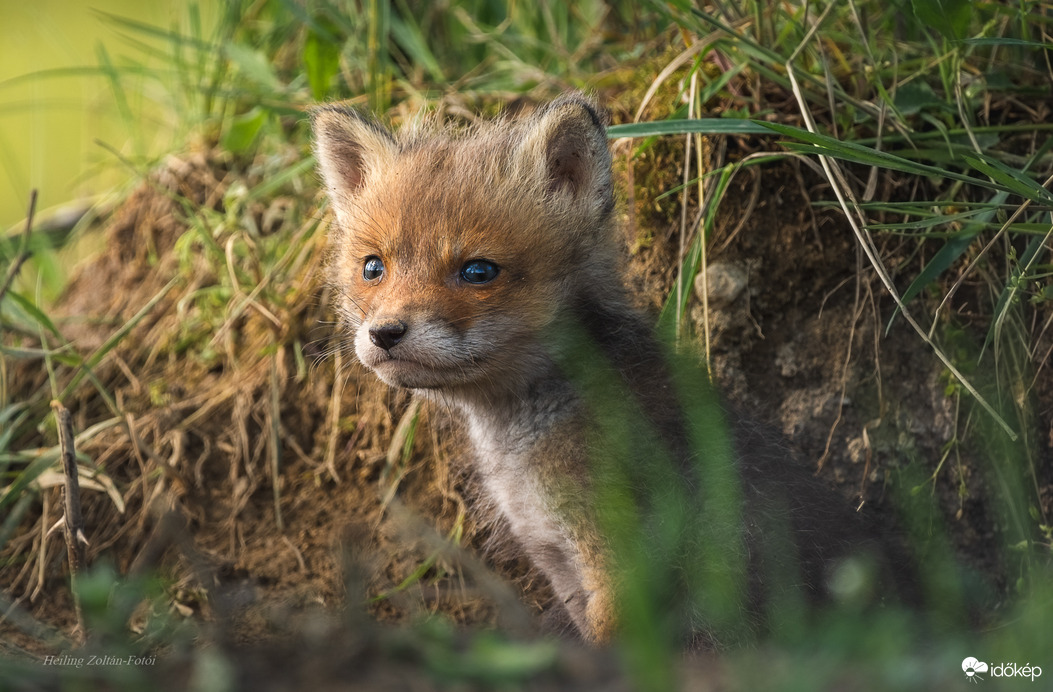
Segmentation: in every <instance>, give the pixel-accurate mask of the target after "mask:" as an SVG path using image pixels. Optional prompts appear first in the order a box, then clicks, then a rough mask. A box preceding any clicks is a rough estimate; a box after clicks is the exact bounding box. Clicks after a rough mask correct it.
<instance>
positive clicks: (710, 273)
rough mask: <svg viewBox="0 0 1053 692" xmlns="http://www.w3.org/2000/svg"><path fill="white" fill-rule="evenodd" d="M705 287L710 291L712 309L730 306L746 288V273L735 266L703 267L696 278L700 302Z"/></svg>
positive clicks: (720, 263) (696, 294)
mask: <svg viewBox="0 0 1053 692" xmlns="http://www.w3.org/2000/svg"><path fill="white" fill-rule="evenodd" d="M703 281H705V282H706V283H705V284H703V283H702V282H703ZM703 285H705V287H706V288H707V289H708V293H709V305H710V307H720V306H722V305H730V304H731V303H734V302H735V299H736V298H738V297H739V296H740V295H742V291H743V290H744V289H745V288H746V272H744V271H743V270H742V269H741V268H739V267H737V266H735V265H733V264H727V263H724V262H714V263H712V264H710V265H708V266H706V267H703V270H702V271H701V272H699V274H698V276H696V277H695V296H696V297H698V299H699V300H702V287H703Z"/></svg>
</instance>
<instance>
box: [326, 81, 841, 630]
mask: <svg viewBox="0 0 1053 692" xmlns="http://www.w3.org/2000/svg"><path fill="white" fill-rule="evenodd" d="M312 124H313V128H314V134H315V152H316V155H317V159H318V165H319V169H320V172H321V175H322V178H323V179H324V183H325V186H326V188H327V191H328V195H329V199H330V201H331V206H332V209H333V212H334V215H335V228H334V229H333V231H332V237H331V246H332V260H331V263H330V270H329V271H330V277H329V278H330V281H331V284H332V285H333V287H334V289H335V291H336V293H337V294H338V295H339V296H340V299H339V307H338V309H339V310H340V312H341V317H342V319H343V321H344V322H345V323H346V324H347V325H348V327H349V328H350V329H351V330H352V331H353V335H354V348H355V353H356V354H357V356H358V359H359V360H360V361H361V362H362V363H363V364H364V365H366V366H367V367H368V368H370V369H371V370H373V372H375V373H376V375H377V376H378V377H380V379H382V380H383V381H384V382H386V383H387V384H389V385H391V386H394V387H403V388H407V389H411V390H413V391H415V392H416V393H418V394H419V395H422V396H424V397H426V398H429V399H433V400H435V401H437V402H439V403H440V404H442V405H444V406H449V407H450V408H452V409H453V410H454V411H455V413H457V414H458V415H459V417H460V418H461V420H462V421H463V423H464V425H465V427H466V429H467V433H468V435H469V438H470V440H471V442H472V445H473V447H474V450H473V452H474V465H475V472H476V475H477V476H478V478H479V479H480V481H481V485H482V489H483V491H484V492H485V493H486V494H487V495H488V498H487V499H488V500H489V501H490V502H491V503H492V504H493V505H494V506H496V508H497V509H498V511H499V512H500V514H502V515H503V517H504V518H505V519H506V520H507V523H508V525H509V527H510V529H511V532H512V534H513V536H514V538H515V540H516V541H517V542H518V544H519V546H520V547H521V548H522V550H523V551H525V553H526V555H527V556H528V558H529V559H530V560H531V561H532V563H533V564H534V565H535V566H536V567H537V568H539V569H540V571H541V572H542V573H544V575H545V576H546V577H547V578H548V579H549V580H550V582H551V584H552V587H553V589H554V591H555V594H556V596H557V597H558V599H559V601H560V603H561V604H562V606H563V607H564V608H565V609H566V611H567V613H568V614H569V616H570V619H571V621H572V622H573V625H574V626H575V627H576V628H577V630H578V631H579V632H580V633H581V635H582V636H583V637H584V638H585V639H587V640H590V641H594V642H603V641H607V640H609V639H610V638H611V637H612V636H613V635H614V634H616V633H617V631H618V628H619V612H620V610H621V609H620V607H619V600H620V597H619V588H620V582H621V580H622V577H621V576H620V572H619V569H620V567H621V566H620V565H619V564H617V562H616V558H617V556H616V554H615V553H616V550H615V549H614V539H612V538H611V536H608V535H606V533H605V526H606V524H605V522H604V521H602V520H601V518H600V517H601V514H602V512H601V511H600V510H598V509H597V506H596V505H597V492H598V488H597V487H596V486H597V481H596V468H597V467H598V466H600V465H602V463H603V458H602V457H603V455H605V454H608V453H610V454H623V455H624V454H628V455H630V456H632V455H636V456H635V457H634V458H632V459H629V461H630V463H635V462H636V461H641V462H643V460H644V458H645V457H650V456H652V455H654V454H657V453H658V452H657V451H655V450H658V449H659V448H661V450H662V452H661V453H662V454H665V455H667V456H668V457H669V458H671V459H674V460H677V461H679V462H681V466H680V468H681V476H682V478H683V485H684V487H689V488H691V487H695V486H697V484H698V482H699V481H698V479H697V478H694V477H693V476H692V473H693V472H692V470H691V468H690V467H691V463H692V459H693V458H694V457H695V456H696V455H697V454H698V452H697V449H695V448H693V447H692V445H691V444H689V442H688V440H689V438H690V437H691V435H690V433H689V427H690V426H689V425H688V423H687V422H686V421H685V414H684V412H683V408H682V407H681V405H680V404H679V403H678V397H677V395H676V393H675V391H674V390H676V389H677V386H676V385H677V383H676V382H675V380H674V377H673V376H672V375H671V374H670V370H669V368H668V367H667V365H666V362H667V358H666V357H665V355H664V347H663V346H662V345H661V344H660V342H659V341H658V340H657V339H656V338H655V337H654V335H653V334H652V329H651V326H650V324H649V321H648V320H647V319H645V318H643V317H642V316H641V315H639V314H638V313H637V312H636V310H634V309H633V308H632V307H631V301H630V300H629V297H628V295H627V291H626V288H625V286H624V284H623V282H622V276H623V273H622V267H621V264H622V260H621V257H622V254H623V253H622V251H621V249H620V243H619V240H618V236H617V235H616V227H615V223H614V221H613V218H612V215H613V210H614V196H613V189H612V181H611V157H610V154H609V151H608V148H607V138H606V123H605V119H604V117H603V116H602V115H601V114H600V111H599V109H598V108H597V107H596V106H595V105H594V104H593V103H592V102H591V101H590V100H589V99H587V98H586V97H584V96H582V95H579V94H571V95H567V96H564V97H562V98H560V99H558V100H556V101H554V102H552V103H550V104H549V105H547V106H545V107H543V108H541V109H539V110H538V111H536V112H534V113H533V114H531V115H529V116H526V117H524V118H520V119H511V118H509V119H499V120H496V121H493V122H486V123H481V124H477V125H474V126H472V127H470V128H468V129H466V130H464V131H460V132H452V131H449V130H442V129H436V128H429V127H428V126H418V127H416V128H412V127H411V128H407V129H405V130H403V131H401V132H399V133H397V134H393V133H391V132H389V131H387V130H386V129H385V128H383V127H382V126H381V125H379V124H378V123H376V122H375V121H373V120H372V119H370V118H368V117H366V116H364V115H362V114H360V113H358V112H356V111H354V110H351V109H347V108H343V107H339V106H322V107H319V108H317V109H316V110H315V111H314V112H313V113H312ZM582 344H585V346H584V347H583V346H582ZM582 359H585V360H588V359H595V360H597V361H600V364H599V365H597V366H596V367H595V368H593V369H591V370H590V369H589V368H590V366H589V364H588V363H585V364H583V363H582V362H581V361H582ZM583 372H584V373H585V375H582V373H583ZM590 373H591V374H590ZM589 381H591V382H599V384H600V391H601V392H607V394H602V395H598V394H596V393H595V392H594V391H593V392H590V391H587V389H588V388H587V386H586V384H583V383H586V382H589ZM608 381H609V382H608ZM611 382H613V383H614V384H615V385H616V388H615V389H609V388H608V389H604V386H605V385H606V384H610V383H611ZM610 392H615V394H614V395H611V394H610ZM618 392H621V393H623V394H624V396H625V397H626V398H628V399H631V400H632V402H633V405H634V408H633V410H634V411H636V412H638V413H639V418H640V421H639V425H640V427H641V428H644V427H646V428H647V429H648V430H650V431H651V432H650V433H649V434H648V435H649V436H647V437H646V439H647V440H649V441H650V442H648V443H646V444H643V445H640V444H637V445H636V446H635V447H633V446H630V450H629V452H625V451H612V450H613V449H614V447H615V446H616V445H613V444H612V443H610V442H609V440H608V439H607V438H609V437H611V436H612V435H611V433H612V430H611V426H610V425H609V424H607V425H606V427H604V426H605V423H604V422H603V421H604V416H603V411H602V408H603V405H604V401H603V399H604V397H608V398H610V399H615V398H619V395H618V394H617V393H618ZM608 423H609V421H608ZM614 432H615V433H617V430H615V431H614ZM747 437H748V434H747ZM652 444H653V449H652ZM742 444H751V443H750V442H749V440H746V441H745V442H744V443H742ZM776 456H778V455H776ZM639 466H640V468H643V464H642V463H641V464H640V465H639ZM746 466H748V468H744V470H743V472H742V474H741V475H742V478H743V479H744V480H743V481H742V484H743V485H744V486H746V491H745V494H746V495H751V496H765V495H768V494H770V493H769V491H770V490H771V489H772V488H774V487H775V486H778V485H780V481H779V479H778V473H777V472H776V474H775V475H774V476H773V475H771V474H769V473H768V471H767V470H765V468H764V464H763V463H762V464H760V465H759V470H758V469H755V468H753V467H755V466H758V465H757V464H748V465H746ZM769 466H774V467H777V466H778V460H777V461H776V462H775V463H773V464H769ZM776 471H777V469H776ZM628 478H629V480H628V481H624V482H623V485H628V486H632V485H633V481H632V472H631V471H630V473H629V476H628ZM642 482H647V481H646V479H644V480H643V481H642ZM758 488H759V490H758ZM628 490H629V491H630V495H631V492H632V490H633V488H632V487H629V488H628ZM703 494H704V493H703ZM711 494H712V493H711ZM794 495H795V496H794V497H792V498H790V500H789V501H788V502H789V504H787V505H786V507H784V508H783V509H785V510H786V512H790V513H792V512H793V511H794V506H792V505H799V504H801V503H802V502H804V501H805V500H803V499H802V498H803V497H804V496H803V495H800V494H794ZM776 504H778V503H776ZM780 511H782V510H780ZM608 513H609V512H608ZM780 516H781V515H780ZM739 521H741V523H742V527H743V528H742V531H741V533H742V535H743V540H742V545H741V546H739V549H738V552H740V553H741V555H740V557H742V559H743V560H752V558H751V557H748V556H749V555H750V554H751V552H752V548H750V547H749V541H750V537H749V534H751V533H757V532H758V531H759V530H760V528H759V527H760V526H761V524H762V523H763V522H760V523H758V520H757V519H756V518H755V516H754V515H753V514H752V513H750V515H749V516H746V517H743V518H740V520H739ZM654 530H655V531H658V532H661V531H663V527H661V526H658V527H654ZM733 533H734V532H733ZM700 540H704V539H700ZM736 545H738V544H737V543H736ZM732 552H735V551H732ZM790 552H793V553H794V554H797V553H796V552H795V551H794V550H791V551H790ZM820 552H821V551H820ZM820 557H822V556H820ZM726 559H727V560H728V561H730V562H732V563H733V562H735V561H736V560H737V559H738V558H736V557H735V556H731V557H727V558H726ZM768 571H769V572H770V570H768ZM752 579H753V578H752V577H749V580H752ZM808 579H809V578H808V577H807V576H804V577H801V578H800V580H799V581H808ZM812 581H815V580H814V579H813V580H812ZM742 590H744V591H749V592H750V593H752V592H753V591H754V588H753V586H749V585H747V586H745V587H743V589H742Z"/></svg>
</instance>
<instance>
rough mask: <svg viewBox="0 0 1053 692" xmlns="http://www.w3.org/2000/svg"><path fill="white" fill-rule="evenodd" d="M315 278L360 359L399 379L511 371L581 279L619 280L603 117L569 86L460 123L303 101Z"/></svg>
mask: <svg viewBox="0 0 1053 692" xmlns="http://www.w3.org/2000/svg"><path fill="white" fill-rule="evenodd" d="M312 123H313V127H314V134H315V153H316V155H317V158H318V164H319V168H320V170H321V174H322V177H323V178H324V180H325V185H326V187H327V189H328V193H329V199H330V201H331V204H332V207H333V211H334V212H335V217H336V229H335V231H334V237H333V239H332V247H333V256H332V258H331V264H330V280H331V283H332V284H333V287H334V289H335V290H336V292H337V293H338V295H339V296H340V298H339V303H340V306H339V309H340V311H341V313H342V316H343V318H344V319H345V320H346V321H347V322H348V323H349V325H350V326H351V327H352V328H353V329H354V337H355V351H356V353H357V354H358V357H359V359H360V360H361V361H362V362H363V363H364V364H365V365H366V366H368V367H369V368H371V369H372V370H374V371H375V372H376V373H377V374H378V375H379V376H380V377H381V379H383V380H384V381H385V382H387V383H389V384H392V385H396V386H401V387H409V388H420V389H442V390H447V391H454V390H458V389H462V388H478V387H483V388H493V387H501V386H505V385H507V386H515V383H516V382H517V381H521V379H522V377H524V376H525V375H527V374H528V373H530V372H535V371H536V365H537V363H538V359H541V358H545V357H546V356H545V349H546V348H548V345H549V344H551V343H552V341H553V335H552V334H551V332H552V331H553V330H555V329H558V327H557V326H556V325H558V324H559V321H560V319H561V318H563V317H566V316H567V315H568V314H569V313H570V311H572V310H574V309H575V307H576V306H579V305H580V304H581V303H582V302H583V301H582V297H583V296H584V295H587V294H595V293H602V291H604V290H606V289H608V288H609V287H611V286H614V285H618V283H619V281H620V279H619V277H618V276H617V269H616V267H617V262H616V260H615V258H616V257H617V252H616V250H615V248H616V243H615V241H614V238H613V237H612V236H611V223H610V217H611V213H612V209H613V204H614V203H613V196H612V190H611V159H610V154H609V152H608V150H607V140H606V136H605V128H604V123H603V121H602V120H601V118H600V116H598V115H597V110H596V108H595V107H594V106H593V104H592V103H590V102H589V101H588V100H586V99H585V98H584V97H582V96H580V95H570V96H565V97H563V98H561V99H559V100H557V101H555V102H553V103H551V104H550V105H548V106H547V107H545V108H543V109H541V110H539V111H538V112H536V113H534V114H533V115H531V116H529V117H527V118H523V119H520V120H512V119H501V120H496V121H492V122H487V123H483V124H479V125H476V126H473V127H472V128H470V129H468V130H466V131H464V132H456V133H455V132H450V131H443V130H438V131H435V130H430V131H429V130H428V129H427V128H423V127H422V128H417V129H411V130H409V131H404V132H400V133H398V134H392V133H390V132H388V131H387V130H385V129H384V128H383V127H382V126H380V125H379V124H377V123H376V122H374V121H372V120H370V119H369V118H367V117H365V116H363V115H361V114H359V113H358V112H356V111H354V110H350V109H345V108H341V107H336V106H326V107H321V108H319V109H317V110H315V111H314V113H313V115H312Z"/></svg>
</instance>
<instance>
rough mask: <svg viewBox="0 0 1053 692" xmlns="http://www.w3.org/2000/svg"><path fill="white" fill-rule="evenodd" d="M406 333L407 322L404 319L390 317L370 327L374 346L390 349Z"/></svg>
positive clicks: (370, 335) (370, 336) (370, 338)
mask: <svg viewBox="0 0 1053 692" xmlns="http://www.w3.org/2000/svg"><path fill="white" fill-rule="evenodd" d="M405 335H406V323H405V322H403V321H402V320H396V319H388V320H382V321H380V322H377V323H375V324H374V325H373V326H371V327H370V328H369V340H370V341H372V342H373V345H374V346H379V347H380V348H382V349H384V350H385V351H390V350H391V349H392V348H394V347H395V345H396V344H398V342H400V341H402V337H404V336H405Z"/></svg>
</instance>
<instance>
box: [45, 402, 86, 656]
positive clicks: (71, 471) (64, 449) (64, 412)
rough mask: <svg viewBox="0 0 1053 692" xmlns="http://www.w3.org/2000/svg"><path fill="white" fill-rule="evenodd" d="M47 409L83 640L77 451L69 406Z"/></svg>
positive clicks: (83, 565)
mask: <svg viewBox="0 0 1053 692" xmlns="http://www.w3.org/2000/svg"><path fill="white" fill-rule="evenodd" d="M51 408H52V409H53V410H54V411H55V420H56V421H57V422H58V432H59V449H60V450H61V454H62V470H63V471H64V472H65V474H66V492H65V517H64V519H65V522H64V523H65V529H66V530H65V534H66V553H67V555H68V557H69V573H70V583H71V585H72V587H73V606H74V609H75V610H76V613H77V628H76V634H75V637H76V638H77V639H78V640H80V641H83V638H84V634H85V629H84V613H83V612H82V611H81V607H80V596H79V595H78V592H77V579H78V578H79V577H80V575H81V574H82V573H83V572H84V570H85V568H86V567H87V557H86V555H85V553H84V546H85V545H87V544H88V539H87V538H86V537H85V535H84V516H83V515H82V514H81V509H80V476H79V475H78V471H77V452H76V448H75V446H74V442H73V417H72V416H71V415H70V412H69V409H67V408H66V407H65V406H63V405H62V403H61V402H59V401H52V402H51Z"/></svg>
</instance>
